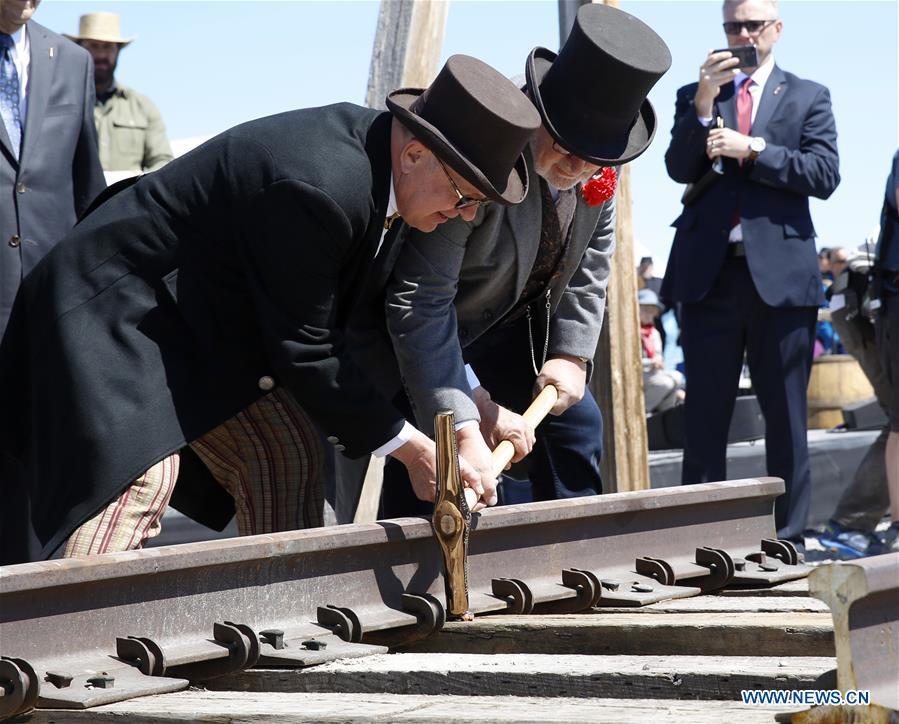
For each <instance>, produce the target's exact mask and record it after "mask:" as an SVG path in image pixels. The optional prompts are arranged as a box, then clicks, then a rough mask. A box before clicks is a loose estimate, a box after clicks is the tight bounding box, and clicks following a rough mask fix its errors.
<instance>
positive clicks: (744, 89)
mask: <svg viewBox="0 0 899 724" xmlns="http://www.w3.org/2000/svg"><path fill="white" fill-rule="evenodd" d="M752 83H753V80H752V78H749V77H746V78H744V79H743V82H742V83H740V90H738V91H737V130H738V131H739V132H740V133H742V134H743V135H744V136H748V135H749V130H750V128H751V127H752V96H751V95H749V86H750V85H752ZM740 165H741V166H742V165H743V160H742V159H740ZM739 223H740V204H739V201H738V202H737V208H735V209H734V215H733V218H732V219H731V222H730V226H731V228H733V227H735V226H736V225H737V224H739Z"/></svg>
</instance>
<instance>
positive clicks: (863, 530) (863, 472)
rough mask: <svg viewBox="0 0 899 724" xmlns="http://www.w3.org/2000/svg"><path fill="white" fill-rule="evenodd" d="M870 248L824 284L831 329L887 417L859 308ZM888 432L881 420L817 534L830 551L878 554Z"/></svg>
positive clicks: (884, 384)
mask: <svg viewBox="0 0 899 724" xmlns="http://www.w3.org/2000/svg"><path fill="white" fill-rule="evenodd" d="M873 251H874V250H873V249H871V253H860V254H858V255H857V256H856V257H855V258H853V260H852V261H851V262H849V263H848V265H847V267H848V268H846V269H844V270H843V272H842V273H841V274H840V275H839V276H837V278H836V279H835V280H834V283H833V285H832V286H831V288H830V310H831V320H832V322H833V327H834V330H835V331H836V332H837V334H839V336H840V339H841V340H842V342H843V344H844V346H845V348H846V350H847V351H848V352H849V354H851V355H852V356H853V357H855V358H856V359H857V360H858V363H859V365H860V366H861V368H862V370H863V371H864V373H865V376H866V377H867V378H868V381H869V382H870V383H871V387H873V388H874V394H875V395H876V397H877V402H878V403H879V404H880V406H881V408H882V409H883V411H884V414H885V415H886V416H888V415H889V406H890V400H891V399H892V397H893V391H892V385H891V383H890V379H889V376H888V375H887V370H886V368H885V367H884V360H883V355H882V350H880V349H879V348H878V346H877V341H876V335H875V330H874V324H873V320H872V318H871V314H870V313H866V312H865V309H864V307H865V300H866V299H869V298H870V296H869V295H870V284H869V278H870V272H871V265H872V261H873V256H874V255H873ZM866 252H867V250H866ZM889 434H890V425H889V421H887V422H886V423H885V424H884V426H883V429H882V430H881V431H880V434H879V435H878V436H877V439H876V440H875V441H874V442H873V443H872V445H871V447H869V448H868V450H867V452H866V453H865V455H864V457H863V458H862V460H861V462H860V463H859V466H858V469H857V470H856V471H855V475H854V476H853V478H852V482H851V483H850V484H849V486H848V487H846V489H845V490H844V491H843V493H842V495H841V496H840V500H839V502H838V503H837V506H836V509H835V510H834V513H833V515H832V516H831V518H830V520H828V522H827V524H826V525H825V526H824V529H823V531H822V532H821V533H820V534H819V535H818V536H817V538H818V541H819V542H820V543H821V545H822V546H823V547H824V548H825V549H826V550H827V551H828V552H829V554H830V555H833V554H836V555H837V557H839V558H857V557H859V556H865V555H877V554H879V553H881V552H882V549H883V544H882V542H881V540H880V539H879V538H878V537H877V535H876V534H875V529H876V527H877V524H878V523H879V522H880V520H881V519H882V518H883V516H884V514H885V513H886V512H887V510H888V509H889V503H890V501H889V493H888V487H887V477H886V464H885V462H886V461H885V453H886V443H887V438H888V437H889Z"/></svg>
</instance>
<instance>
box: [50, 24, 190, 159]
mask: <svg viewBox="0 0 899 724" xmlns="http://www.w3.org/2000/svg"><path fill="white" fill-rule="evenodd" d="M66 37H67V38H71V39H72V40H74V41H75V42H76V43H78V44H79V45H80V46H81V47H82V48H84V49H85V50H87V52H89V53H90V54H91V57H92V58H93V60H94V87H95V90H96V95H97V103H96V105H95V106H94V122H95V123H96V125H97V134H98V137H99V141H100V163H101V164H102V165H103V170H104V171H107V172H112V171H126V172H132V173H140V172H142V171H155V170H156V169H157V168H160V167H161V166H163V165H165V164H166V163H168V162H169V161H171V160H172V158H173V156H172V149H171V147H170V146H169V142H168V139H167V138H166V135H165V125H164V124H163V122H162V116H160V115H159V111H158V110H156V106H155V105H154V104H153V101H151V100H150V99H149V98H147V97H146V96H145V95H141V94H140V93H138V92H137V91H135V90H132V89H131V88H128V87H127V86H124V85H122V84H121V83H118V82H117V81H116V79H115V70H116V65H117V64H118V61H119V53H121V51H122V49H123V48H124V47H125V46H127V45H128V44H130V43H131V41H132V40H134V38H123V37H122V33H121V29H120V24H119V16H118V15H116V14H115V13H89V14H87V15H82V16H81V19H80V20H79V22H78V35H66Z"/></svg>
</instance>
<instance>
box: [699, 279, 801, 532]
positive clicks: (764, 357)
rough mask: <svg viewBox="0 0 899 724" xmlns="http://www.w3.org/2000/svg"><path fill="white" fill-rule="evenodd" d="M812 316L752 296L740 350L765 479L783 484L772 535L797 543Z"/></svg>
mask: <svg viewBox="0 0 899 724" xmlns="http://www.w3.org/2000/svg"><path fill="white" fill-rule="evenodd" d="M816 317H817V310H816V308H815V307H769V306H768V305H767V304H765V303H764V302H763V301H762V300H761V298H759V297H758V296H757V295H756V298H755V302H754V303H753V314H752V318H751V323H750V327H749V333H748V336H747V346H746V349H747V360H748V362H749V373H750V375H751V377H752V386H753V388H754V389H755V391H756V394H757V395H758V400H759V407H761V410H762V414H763V415H764V416H765V457H766V460H767V468H768V474H769V475H773V476H776V477H779V478H783V480H784V482H785V484H786V492H785V494H784V495H781V496H780V497H778V499H777V501H776V502H775V506H774V517H775V523H776V524H777V534H778V536H779V537H780V538H788V539H791V540H795V541H800V542H801V540H802V535H803V531H804V530H805V525H806V521H807V519H808V511H809V504H810V500H811V475H810V468H809V459H808V398H807V390H808V378H809V373H810V371H811V364H812V349H813V346H814V339H815V320H816ZM688 399H689V397H688Z"/></svg>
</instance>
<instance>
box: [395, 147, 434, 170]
mask: <svg viewBox="0 0 899 724" xmlns="http://www.w3.org/2000/svg"><path fill="white" fill-rule="evenodd" d="M428 153H429V151H428V149H427V148H426V147H425V145H424V144H423V143H422V142H421V141H419V140H418V139H417V138H413V139H412V140H411V141H409V142H408V143H407V144H406V145H405V146H403V150H402V151H400V170H401V171H402V172H403V173H404V174H405V173H412V171H413V170H414V169H415V167H416V166H418V165H419V164H421V162H422V161H423V160H424V159H425V157H426V156H427V154H428Z"/></svg>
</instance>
